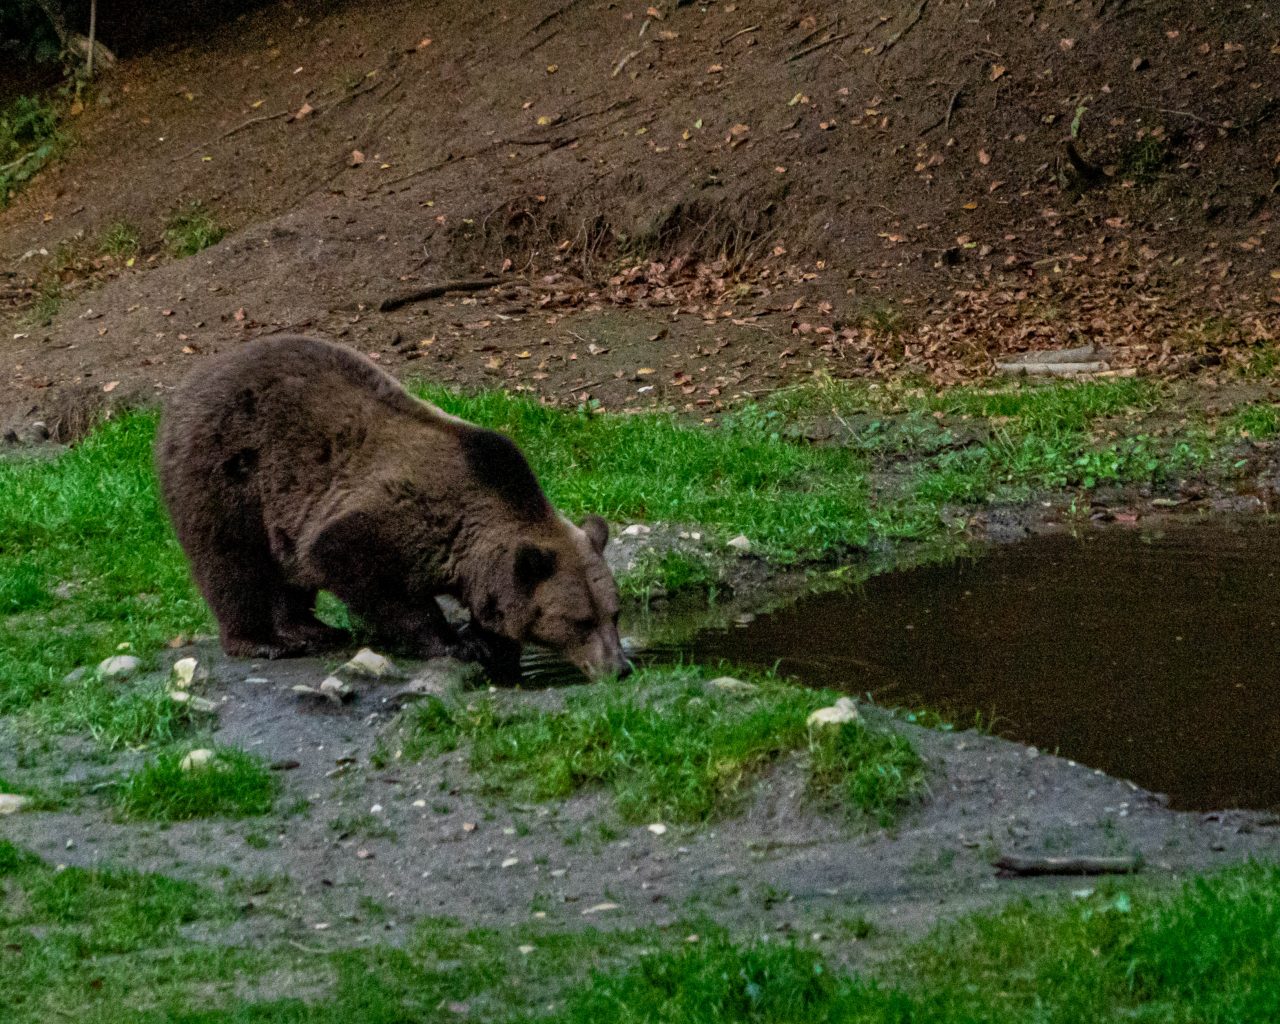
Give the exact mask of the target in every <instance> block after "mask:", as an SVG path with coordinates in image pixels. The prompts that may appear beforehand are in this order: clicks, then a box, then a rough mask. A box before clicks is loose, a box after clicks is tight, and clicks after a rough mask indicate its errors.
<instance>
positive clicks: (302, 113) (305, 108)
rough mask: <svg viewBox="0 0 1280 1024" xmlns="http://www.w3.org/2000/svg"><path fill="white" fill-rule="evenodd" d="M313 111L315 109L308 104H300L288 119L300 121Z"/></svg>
mask: <svg viewBox="0 0 1280 1024" xmlns="http://www.w3.org/2000/svg"><path fill="white" fill-rule="evenodd" d="M315 109H316V108H315V107H313V106H312V105H311V104H310V103H304V104H302V106H300V107H299V108H298V109H297V110H295V111H294V112H293V116H292V117H291V118H290V120H291V121H301V120H302V119H303V118H304V117H306V116H307V115H308V114H313V113H315Z"/></svg>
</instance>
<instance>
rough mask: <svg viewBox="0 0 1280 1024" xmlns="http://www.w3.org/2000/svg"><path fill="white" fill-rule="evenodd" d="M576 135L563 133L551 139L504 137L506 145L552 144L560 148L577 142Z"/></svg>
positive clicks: (555, 147)
mask: <svg viewBox="0 0 1280 1024" xmlns="http://www.w3.org/2000/svg"><path fill="white" fill-rule="evenodd" d="M577 141H578V136H576V135H561V136H558V137H556V138H549V139H527V138H526V139H503V140H502V145H504V146H550V147H551V148H552V149H559V148H560V147H561V146H567V145H569V144H570V143H571V142H577Z"/></svg>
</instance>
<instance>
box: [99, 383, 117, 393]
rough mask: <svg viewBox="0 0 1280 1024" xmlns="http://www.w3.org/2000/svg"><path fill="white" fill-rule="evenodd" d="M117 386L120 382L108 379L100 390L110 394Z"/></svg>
mask: <svg viewBox="0 0 1280 1024" xmlns="http://www.w3.org/2000/svg"><path fill="white" fill-rule="evenodd" d="M119 386H120V382H119V381H118V380H109V381H107V382H106V383H105V384H103V385H102V390H103V391H105V392H106V393H107V394H110V393H111V392H112V391H114V390H115V389H116V388H118V387H119Z"/></svg>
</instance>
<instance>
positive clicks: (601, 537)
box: [582, 516, 609, 555]
mask: <svg viewBox="0 0 1280 1024" xmlns="http://www.w3.org/2000/svg"><path fill="white" fill-rule="evenodd" d="M582 532H583V533H585V534H586V535H587V537H588V539H589V540H590V541H591V546H592V547H593V548H595V549H596V554H597V555H603V554H604V546H605V544H607V543H608V542H609V524H608V523H606V522H605V521H604V520H603V519H601V518H600V517H599V516H587V518H586V519H584V520H582Z"/></svg>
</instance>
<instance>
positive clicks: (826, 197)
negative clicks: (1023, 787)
mask: <svg viewBox="0 0 1280 1024" xmlns="http://www.w3.org/2000/svg"><path fill="white" fill-rule="evenodd" d="M740 6H741V5H739V4H734V3H713V4H708V5H705V6H697V5H686V6H675V5H671V4H665V5H660V6H659V7H656V8H649V7H648V6H647V5H646V4H645V3H643V2H639V0H637V2H634V3H624V4H620V5H619V4H612V3H610V4H605V3H602V2H578V0H571V2H569V3H564V2H559V3H555V4H553V3H551V2H541V3H533V4H519V5H499V6H497V7H484V8H476V7H474V6H473V5H456V4H452V5H451V4H428V3H422V2H415V3H409V2H404V0H402V2H398V3H390V4H378V5H362V4H356V3H346V4H338V5H336V6H335V5H334V4H331V3H320V2H318V0H315V2H301V3H295V4H288V5H285V4H272V5H267V6H265V7H264V8H262V9H261V10H259V11H257V12H254V13H250V14H245V15H242V16H240V17H238V18H236V19H235V20H234V21H231V22H230V23H228V24H226V25H224V26H222V27H221V28H216V29H213V30H210V32H209V33H208V35H207V36H206V37H205V38H204V39H203V40H202V41H200V42H199V43H196V44H194V45H185V46H180V47H168V48H164V49H161V50H156V51H152V52H150V53H144V54H141V55H138V56H135V57H132V58H130V59H127V60H125V61H123V62H122V63H121V65H120V67H119V69H118V70H117V71H116V73H115V74H114V75H113V77H111V78H109V79H107V80H104V82H103V83H102V84H101V86H100V87H99V89H98V91H97V93H96V96H95V97H93V99H92V100H91V102H90V103H89V105H88V106H87V107H86V109H85V110H84V111H83V112H82V113H80V114H79V115H78V117H77V118H74V119H73V120H72V124H73V128H72V131H73V134H74V137H75V144H74V146H73V147H72V149H71V150H70V152H69V153H68V154H67V155H66V156H65V158H63V159H62V160H60V161H59V162H58V163H57V164H56V165H55V166H54V167H52V168H50V169H48V170H46V171H45V172H43V173H42V175H41V176H40V177H39V179H38V180H37V181H36V182H35V183H34V184H33V186H32V187H30V188H29V189H28V190H27V191H26V192H24V193H23V194H21V195H20V196H19V197H18V198H17V200H16V201H15V202H14V203H13V204H12V205H11V206H10V207H9V208H8V209H6V210H4V211H0V253H3V258H0V265H2V266H4V267H5V268H6V270H5V274H6V276H7V277H8V279H9V280H8V281H7V282H5V283H4V292H3V294H4V295H5V296H6V300H5V301H6V302H7V303H8V305H7V308H6V309H5V310H4V312H3V313H0V328H2V329H3V334H2V338H3V341H0V345H2V346H3V348H2V352H3V355H2V356H0V361H2V362H3V365H4V368H5V373H4V377H5V381H4V386H3V389H2V390H0V421H3V422H5V423H10V424H12V423H14V422H19V421H22V420H24V419H25V420H28V421H29V420H30V419H31V418H35V417H42V418H44V419H46V420H48V419H52V420H54V421H55V426H58V424H61V423H62V422H63V421H64V420H66V421H67V422H68V424H69V425H68V427H67V428H66V430H65V431H63V432H67V433H71V432H74V427H75V423H74V422H73V421H74V420H75V419H76V417H77V416H79V417H81V418H82V417H83V415H84V412H85V410H86V408H87V409H89V410H90V411H91V410H92V408H93V406H94V405H95V404H96V403H98V402H115V401H129V402H136V401H139V400H150V399H153V398H154V397H155V396H156V395H157V394H162V393H163V392H164V391H165V390H166V389H167V388H168V387H170V386H172V384H173V382H174V381H175V380H176V379H177V378H179V377H180V376H181V375H182V374H183V373H185V372H186V370H187V369H188V368H189V367H190V366H191V364H192V363H193V362H194V361H196V360H198V359H199V358H200V357H201V356H202V355H204V354H207V353H209V352H212V351H215V350H217V349H218V348H222V347H225V346H227V345H232V344H236V343H238V342H240V341H241V340H243V339H245V338H247V337H251V336H254V335H256V334H260V333H264V332H270V331H275V330H281V329H286V328H287V329H290V330H309V331H315V332H319V333H322V334H326V335H329V336H334V337H340V338H343V339H344V340H346V341H348V342H349V343H351V344H353V345H355V346H356V347H358V348H360V349H361V350H363V351H366V352H370V353H371V354H374V355H375V356H377V357H378V358H379V359H380V360H381V361H382V362H383V363H384V364H385V365H387V366H388V367H389V368H391V369H393V370H394V371H395V372H397V373H402V374H411V373H418V374H422V375H426V376H431V377H437V378H439V379H442V380H445V381H448V382H451V383H456V384H459V385H464V386H490V385H504V386H508V387H512V386H515V387H526V388H530V389H533V390H536V391H537V392H538V393H541V394H545V395H546V396H548V397H549V398H552V399H555V400H558V401H571V402H576V401H581V400H582V396H584V395H585V396H586V397H588V398H596V399H599V400H601V401H602V402H604V403H605V405H606V406H608V407H628V406H632V405H641V404H646V403H650V402H667V403H670V402H671V401H673V400H674V401H677V402H681V403H682V404H687V405H689V406H690V408H691V409H693V410H695V411H698V410H712V411H713V410H714V408H715V406H716V404H717V403H719V402H723V401H724V400H726V399H728V398H731V397H732V396H733V395H735V394H743V393H751V392H754V391H756V390H759V389H768V388H772V387H776V386H778V385H779V384H781V383H784V382H786V381H788V380H793V379H796V378H798V377H804V376H807V375H809V374H811V373H812V372H813V371H814V370H815V369H819V368H821V369H825V370H828V371H830V372H832V373H834V374H836V375H839V376H848V375H867V374H871V375H882V374H884V373H889V372H902V371H918V372H926V373H929V374H931V375H932V376H933V377H934V378H935V379H937V380H940V381H947V380H956V379H964V378H969V377H973V376H980V375H983V374H986V373H990V372H991V371H992V369H993V363H994V359H995V358H996V357H997V356H999V355H1001V354H1005V353H1008V352H1012V351H1019V350H1024V349H1028V348H1045V347H1053V346H1057V345H1072V344H1080V343H1090V344H1097V345H1098V346H1099V347H1101V348H1102V349H1103V350H1104V351H1105V352H1106V354H1107V358H1108V359H1109V360H1110V365H1112V367H1113V368H1114V369H1117V370H1125V369H1129V368H1138V367H1141V368H1145V369H1156V370H1159V371H1162V372H1167V373H1175V372H1177V373H1182V372H1194V371H1202V372H1203V371H1204V370H1206V369H1208V370H1212V369H1213V368H1215V367H1218V366H1221V365H1238V364H1240V363H1244V362H1248V361H1249V360H1251V359H1252V358H1254V357H1255V356H1256V354H1257V351H1258V349H1259V348H1261V347H1265V346H1266V345H1268V344H1269V343H1270V342H1271V341H1273V340H1274V338H1275V334H1276V326H1275V320H1276V318H1275V314H1276V313H1277V312H1278V311H1280V306H1277V301H1278V300H1280V282H1278V281H1277V279H1276V276H1275V274H1276V270H1275V268H1276V261H1275V256H1274V242H1273V239H1272V232H1273V218H1274V215H1275V209H1276V194H1277V182H1278V180H1280V179H1277V174H1278V173H1280V164H1278V163H1277V162H1276V161H1277V159H1280V24H1277V22H1276V18H1275V12H1274V11H1272V10H1271V9H1270V8H1269V6H1268V5H1265V4H1257V3H1247V2H1243V0H1240V2H1221V3H1207V4H1206V3H1192V2H1190V0H1178V2H1174V3H1167V4H1161V5H1159V6H1158V8H1156V7H1154V6H1152V5H1144V4H1137V3H1125V2H1121V3H1109V2H1102V3H1084V2H1071V0H1062V2H1057V3H1053V4H1048V5H1039V4H1037V5H1031V4H1026V5H1015V6H1014V7H1013V8H1009V7H1008V6H1007V5H999V6H981V5H974V4H971V3H966V2H960V0H945V2H944V0H933V2H926V3H922V4H918V5H899V8H898V9H895V10H893V11H882V10H881V8H879V7H877V6H876V5H874V4H869V3H862V2H859V3H854V4H852V5H844V6H842V7H841V8H840V10H839V12H827V11H816V10H815V11H814V12H812V13H804V12H799V11H796V10H794V9H792V8H790V7H788V6H787V5H783V4H778V3H765V4H753V5H751V6H750V8H749V9H748V8H746V7H742V8H741V9H739V8H740ZM650 11H653V12H656V13H650ZM1068 144H1070V148H1069V146H1068ZM193 200H199V201H200V202H202V203H204V204H205V205H206V207H207V208H208V209H209V210H210V211H211V212H212V213H213V214H214V216H215V217H216V218H217V219H218V221H219V222H220V223H222V224H224V225H226V226H227V227H228V228H230V229H231V233H230V234H229V236H228V237H227V238H226V239H225V240H224V241H223V242H222V243H220V244H219V245H217V246H214V247H213V248H211V249H209V250H206V251H205V252H203V253H200V254H199V255H197V256H194V257H191V258H188V259H185V260H175V259H172V258H171V257H169V256H167V255H166V254H165V249H164V246H163V237H162V236H163V229H164V223H165V221H166V218H167V217H168V216H169V215H170V214H171V213H172V212H173V211H174V210H175V209H178V208H180V207H182V206H183V205H184V204H186V203H188V202H190V201H193ZM120 221H126V222H129V223H132V224H134V225H136V226H137V227H138V228H139V229H140V230H141V232H142V236H143V238H144V240H145V243H146V246H145V251H144V254H143V256H142V257H141V258H140V259H139V260H138V261H137V262H136V263H135V264H134V266H133V267H126V266H124V264H123V261H121V260H119V259H114V258H104V257H101V256H99V255H97V248H98V246H97V239H98V238H99V236H100V235H101V233H102V232H103V231H104V230H105V229H106V228H107V227H108V226H109V225H111V224H113V223H116V222H120ZM479 274H493V275H494V276H496V277H498V278H500V279H501V281H502V285H501V287H499V288H495V289H492V290H487V291H482V292H479V293H473V294H470V295H467V296H462V295H456V294H452V295H446V296H444V297H443V298H440V299H435V300H432V301H430V302H426V303H418V304H409V305H405V306H402V307H401V308H399V309H396V310H393V311H388V312H379V311H378V308H377V307H378V306H379V304H380V303H381V302H382V301H383V300H384V299H386V298H388V297H390V296H395V295H398V294H400V293H402V292H404V291H405V290H406V289H412V288H414V287H420V286H424V285H432V284H440V283H442V282H447V281H450V280H454V279H459V278H468V279H471V278H475V277H476V276H477V275H479ZM55 283H60V284H61V287H62V290H63V294H64V299H63V302H62V307H61V311H60V312H59V313H58V315H57V316H56V317H55V318H54V319H53V321H52V323H51V324H49V325H48V326H47V327H44V326H36V325H33V324H32V323H31V320H30V312H31V305H32V303H33V301H34V299H35V297H36V295H37V294H38V293H40V292H41V291H47V290H48V289H49V288H50V287H52V286H53V285H54V284H55ZM605 349H607V350H608V351H607V352H603V351H598V350H605ZM593 351H594V352H596V354H592V353H593ZM646 370H649V371H653V372H652V373H645V372H643V371H646ZM650 387H651V388H652V390H642V389H644V388H650ZM60 429H61V428H60Z"/></svg>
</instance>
